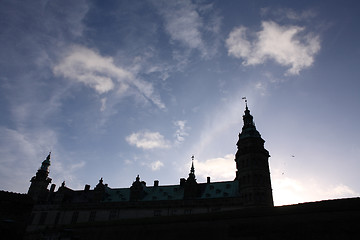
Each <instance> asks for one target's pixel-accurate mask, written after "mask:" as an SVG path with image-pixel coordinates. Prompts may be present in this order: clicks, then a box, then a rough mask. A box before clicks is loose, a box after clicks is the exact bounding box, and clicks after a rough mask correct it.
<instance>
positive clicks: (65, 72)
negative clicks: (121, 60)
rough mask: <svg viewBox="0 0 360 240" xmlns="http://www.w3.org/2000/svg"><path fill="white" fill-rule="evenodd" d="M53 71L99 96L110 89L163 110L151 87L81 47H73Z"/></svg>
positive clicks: (104, 58) (110, 61)
mask: <svg viewBox="0 0 360 240" xmlns="http://www.w3.org/2000/svg"><path fill="white" fill-rule="evenodd" d="M53 71H54V73H55V74H56V75H58V76H63V77H65V78H68V79H72V80H74V81H77V82H81V83H83V84H85V85H86V86H88V87H91V88H93V89H94V90H95V91H96V92H98V93H99V94H104V93H107V92H109V91H111V90H117V91H116V93H117V94H120V95H121V94H122V95H125V94H129V93H132V94H136V95H137V96H140V97H141V98H145V99H146V100H149V101H151V102H153V103H154V104H155V105H157V106H158V107H159V108H162V109H163V108H165V105H164V104H163V103H162V101H161V100H160V97H159V96H158V95H157V94H155V91H154V88H153V86H152V84H150V83H148V82H145V81H143V80H140V79H137V78H136V76H135V73H133V72H131V71H129V70H127V69H125V68H123V67H119V66H116V65H115V64H114V60H113V58H111V57H104V56H101V55H100V54H99V53H97V52H95V51H94V50H91V49H88V48H85V47H82V46H73V47H72V48H71V49H70V50H69V52H68V54H67V55H66V56H65V57H64V58H63V59H62V60H61V62H60V63H59V64H57V65H56V66H55V67H54V69H53ZM125 90H126V91H125Z"/></svg>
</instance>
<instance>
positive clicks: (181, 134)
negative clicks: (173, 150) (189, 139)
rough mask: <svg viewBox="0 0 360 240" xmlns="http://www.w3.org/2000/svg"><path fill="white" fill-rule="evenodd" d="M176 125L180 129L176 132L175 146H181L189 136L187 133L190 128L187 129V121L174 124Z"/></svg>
mask: <svg viewBox="0 0 360 240" xmlns="http://www.w3.org/2000/svg"><path fill="white" fill-rule="evenodd" d="M174 125H175V126H176V127H177V128H178V129H176V131H175V144H180V143H182V142H184V141H185V137H186V136H188V135H189V134H188V133H187V130H188V127H186V121H183V120H178V121H175V122H174Z"/></svg>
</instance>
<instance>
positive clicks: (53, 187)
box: [50, 184, 56, 193]
mask: <svg viewBox="0 0 360 240" xmlns="http://www.w3.org/2000/svg"><path fill="white" fill-rule="evenodd" d="M55 187H56V185H55V184H51V187H50V192H51V193H53V192H54V190H55Z"/></svg>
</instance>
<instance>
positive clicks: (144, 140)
mask: <svg viewBox="0 0 360 240" xmlns="http://www.w3.org/2000/svg"><path fill="white" fill-rule="evenodd" d="M126 141H127V142H128V143H129V144H130V145H134V146H136V147H138V148H142V149H145V150H148V149H154V148H169V147H170V144H169V143H168V141H167V140H165V138H164V136H163V135H161V134H160V133H159V132H149V131H144V132H137V133H132V134H130V135H129V136H127V137H126Z"/></svg>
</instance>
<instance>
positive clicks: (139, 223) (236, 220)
mask: <svg viewBox="0 0 360 240" xmlns="http://www.w3.org/2000/svg"><path fill="white" fill-rule="evenodd" d="M359 229H360V199H359V198H352V199H339V200H328V201H321V202H312V203H303V204H297V205H290V206H282V207H274V208H253V209H243V210H237V211H231V212H223V213H212V214H201V215H189V216H179V217H157V218H151V219H137V220H127V221H114V222H107V223H92V224H82V225H80V224H77V225H67V226H59V227H58V228H54V229H47V230H46V231H45V232H33V233H28V234H27V236H26V239H39V238H47V237H51V239H127V240H131V239H360V230H359Z"/></svg>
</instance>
